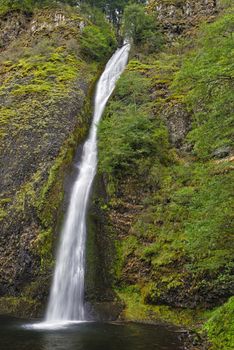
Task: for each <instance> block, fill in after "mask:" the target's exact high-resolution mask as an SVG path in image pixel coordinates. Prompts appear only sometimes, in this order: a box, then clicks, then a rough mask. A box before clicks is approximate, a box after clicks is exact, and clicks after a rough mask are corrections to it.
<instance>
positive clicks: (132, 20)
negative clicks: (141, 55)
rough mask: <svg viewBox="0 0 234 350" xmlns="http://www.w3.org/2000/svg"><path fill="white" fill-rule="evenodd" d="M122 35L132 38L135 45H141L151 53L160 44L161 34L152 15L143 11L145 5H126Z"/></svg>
mask: <svg viewBox="0 0 234 350" xmlns="http://www.w3.org/2000/svg"><path fill="white" fill-rule="evenodd" d="M123 33H124V36H125V37H127V38H129V39H131V40H133V42H134V44H135V45H137V46H143V48H144V50H147V52H149V53H152V52H155V51H156V50H158V49H159V48H160V47H161V46H162V34H161V32H160V29H159V26H158V24H157V19H156V18H155V16H153V15H149V14H147V13H146V12H145V7H144V6H142V5H140V4H130V5H128V6H126V8H125V10H124V16H123Z"/></svg>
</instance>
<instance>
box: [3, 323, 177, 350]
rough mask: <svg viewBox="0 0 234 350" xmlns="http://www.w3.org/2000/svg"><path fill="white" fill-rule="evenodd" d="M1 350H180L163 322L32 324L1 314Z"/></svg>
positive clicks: (173, 333) (174, 334) (175, 334)
mask: <svg viewBox="0 0 234 350" xmlns="http://www.w3.org/2000/svg"><path fill="white" fill-rule="evenodd" d="M0 349H1V350H179V349H181V344H180V342H179V340H178V334H177V333H176V332H175V331H174V330H172V329H169V328H166V327H164V326H153V325H142V324H134V323H129V324H114V323H95V322H90V323H77V324H69V325H64V326H62V327H60V328H57V329H54V328H53V327H47V328H44V329H43V328H40V327H39V326H38V327H36V328H32V327H31V324H30V322H27V321H22V320H19V319H16V318H9V317H0Z"/></svg>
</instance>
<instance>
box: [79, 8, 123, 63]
mask: <svg viewBox="0 0 234 350" xmlns="http://www.w3.org/2000/svg"><path fill="white" fill-rule="evenodd" d="M95 13H96V12H95ZM101 20H102V23H101V25H99V23H100V21H97V20H96V22H97V23H98V25H88V26H86V27H85V28H84V30H83V32H82V36H81V39H80V46H81V50H82V52H83V53H84V54H85V55H88V56H89V57H90V58H92V59H94V60H103V58H105V57H108V56H109V55H110V54H111V53H112V52H113V50H114V49H115V48H116V46H117V42H116V39H115V35H114V32H113V31H112V30H111V28H110V26H109V25H108V23H106V22H105V19H104V16H103V15H101Z"/></svg>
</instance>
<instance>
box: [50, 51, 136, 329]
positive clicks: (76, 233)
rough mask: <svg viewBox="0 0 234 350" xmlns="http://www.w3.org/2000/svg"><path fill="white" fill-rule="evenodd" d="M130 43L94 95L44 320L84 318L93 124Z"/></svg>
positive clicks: (118, 53)
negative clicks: (89, 127) (92, 109)
mask: <svg viewBox="0 0 234 350" xmlns="http://www.w3.org/2000/svg"><path fill="white" fill-rule="evenodd" d="M129 50H130V45H129V44H125V45H124V46H123V47H122V48H120V49H118V50H117V51H116V52H115V54H114V55H113V56H112V57H111V59H110V60H109V62H108V63H107V65H106V67H105V70H104V72H103V74H102V76H101V77H100V79H99V82H98V84H97V88H96V94H95V103H94V115H93V121H92V125H91V129H90V132H89V136H88V139H87V140H86V142H85V144H84V147H83V152H82V157H81V163H80V165H79V174H78V176H77V179H76V181H75V183H74V185H73V188H72V191H71V197H70V202H69V206H68V210H67V213H66V218H65V222H64V225H63V229H62V232H61V241H60V244H59V249H58V253H57V257H56V266H55V271H54V277H53V282H52V287H51V292H50V297H49V303H48V308H47V312H46V320H45V321H46V322H47V323H62V322H66V321H84V320H85V309H84V283H85V244H86V213H87V206H88V201H89V195H90V190H91V186H92V182H93V179H94V177H95V174H96V169H97V126H98V123H99V121H100V119H101V116H102V114H103V111H104V108H105V106H106V103H107V101H108V99H109V97H110V95H111V94H112V92H113V90H114V88H115V84H116V82H117V80H118V79H119V77H120V75H121V73H122V72H123V71H124V68H125V66H126V64H127V60H128V54H129Z"/></svg>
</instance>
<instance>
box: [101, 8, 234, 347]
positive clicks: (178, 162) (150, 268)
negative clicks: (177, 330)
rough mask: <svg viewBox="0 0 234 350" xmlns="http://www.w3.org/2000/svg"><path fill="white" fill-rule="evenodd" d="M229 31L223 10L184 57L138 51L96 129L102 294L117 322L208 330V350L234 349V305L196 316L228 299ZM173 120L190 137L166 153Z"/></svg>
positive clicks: (178, 51) (181, 46)
mask: <svg viewBox="0 0 234 350" xmlns="http://www.w3.org/2000/svg"><path fill="white" fill-rule="evenodd" d="M233 19H234V18H233V14H232V13H231V11H230V8H228V9H227V10H226V12H224V13H222V14H221V15H220V16H219V17H218V18H217V19H216V20H215V21H214V22H213V23H211V24H204V25H203V26H201V28H200V29H199V30H200V32H199V35H197V39H196V40H194V42H193V44H192V45H191V41H190V39H183V40H178V42H177V43H174V47H172V48H171V49H167V50H165V51H164V52H161V53H159V54H157V56H155V55H153V54H152V55H149V56H145V55H144V54H143V52H142V51H141V48H140V47H139V51H140V52H141V54H140V55H139V56H138V57H140V59H139V58H136V57H133V58H132V60H131V61H130V62H129V64H128V67H127V70H126V71H125V73H124V74H123V76H122V77H121V78H120V80H119V82H118V84H117V88H116V91H115V93H114V95H113V97H112V99H111V101H110V102H109V105H108V107H107V110H106V112H105V116H104V118H103V121H102V122H101V125H100V128H99V174H102V175H103V178H104V181H105V183H106V191H107V198H108V201H106V206H105V210H103V211H102V212H103V215H106V217H107V222H108V225H109V226H110V224H111V228H109V230H110V232H111V235H112V237H113V231H114V232H115V235H116V236H115V237H116V245H115V247H116V249H115V256H114V254H113V262H112V267H111V272H112V282H113V288H114V290H115V291H116V293H117V294H118V295H119V296H120V298H121V299H122V300H123V301H124V302H125V304H126V309H125V316H126V317H127V318H128V319H137V320H141V319H150V320H158V319H162V320H164V321H165V320H166V321H169V322H170V321H171V322H174V323H176V324H183V325H190V326H193V327H196V328H197V329H199V326H198V325H199V324H201V323H204V322H206V320H208V321H207V323H206V326H205V330H206V331H207V333H208V337H209V340H210V341H211V342H212V344H213V349H217V350H218V349H231V348H232V347H233V345H234V344H233V338H232V332H233V330H232V325H231V319H232V313H233V311H232V308H233V306H232V304H233V300H232V299H230V301H229V302H228V303H227V304H224V305H223V306H220V308H218V309H217V310H215V311H205V310H212V309H213V308H214V307H215V306H217V305H221V304H222V303H224V302H225V301H227V299H228V298H229V297H230V296H231V293H232V290H233V268H234V262H233V253H234V246H233V232H232V221H233V201H232V196H231V194H232V191H231V183H232V182H233V157H232V156H231V154H232V153H231V147H232V135H231V131H232V130H231V123H232V122H233V110H234V108H233V107H234V106H233V104H234V99H233V93H232V91H233V72H234V66H233V44H234V41H233ZM217 43H218V47H217ZM142 45H144V41H143V43H142ZM139 51H137V50H136V52H137V53H138V52H139ZM181 115H182V116H183V118H184V119H182V117H181ZM178 120H179V121H181V120H182V121H183V122H184V123H185V124H189V128H188V129H187V131H186V134H185V135H184V137H183V140H182V141H181V142H180V143H177V144H176V146H177V149H175V148H174V147H173V145H172V144H170V142H169V140H172V139H173V137H172V136H174V137H175V136H177V135H176V132H177V131H176V126H177V125H179V126H180V124H179V123H178ZM171 124H173V126H175V128H174V129H170V127H169V133H168V128H167V126H168V125H169V126H170V125H171ZM179 131H180V130H179ZM109 226H107V227H106V230H107V231H108V227H109ZM192 310H193V311H192ZM173 312H175V314H174V315H173ZM175 316H176V317H175ZM224 319H225V320H226V322H225V321H222V320H224Z"/></svg>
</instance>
